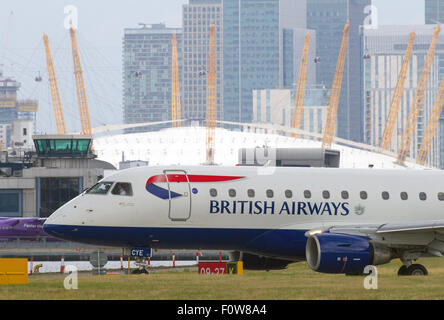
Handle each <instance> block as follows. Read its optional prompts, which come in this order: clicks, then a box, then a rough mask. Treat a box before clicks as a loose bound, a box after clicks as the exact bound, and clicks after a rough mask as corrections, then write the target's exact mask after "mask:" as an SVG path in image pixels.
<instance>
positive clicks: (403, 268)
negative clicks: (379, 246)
mask: <svg viewBox="0 0 444 320" xmlns="http://www.w3.org/2000/svg"><path fill="white" fill-rule="evenodd" d="M406 275H407V266H404V265H403V266H401V268H399V270H398V276H406Z"/></svg>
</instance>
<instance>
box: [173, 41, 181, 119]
mask: <svg viewBox="0 0 444 320" xmlns="http://www.w3.org/2000/svg"><path fill="white" fill-rule="evenodd" d="M171 47H172V56H171V65H172V67H171V105H172V120H180V118H181V114H180V113H181V108H180V85H179V63H178V60H177V39H176V34H175V33H174V34H173V38H172V39H171ZM173 127H180V122H173Z"/></svg>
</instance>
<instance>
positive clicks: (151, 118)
mask: <svg viewBox="0 0 444 320" xmlns="http://www.w3.org/2000/svg"><path fill="white" fill-rule="evenodd" d="M141 25H142V27H141V28H126V29H125V30H124V36H123V119H124V123H144V122H157V121H167V120H171V57H172V54H171V48H172V45H171V39H172V36H173V34H176V38H177V46H178V48H177V51H178V59H179V68H180V66H181V63H182V61H181V60H182V59H181V57H182V54H181V52H182V51H181V50H182V45H181V44H182V30H181V29H180V28H167V27H166V26H165V25H164V24H141ZM179 74H180V72H179ZM165 126H168V125H162V126H150V127H138V128H132V129H127V131H126V132H140V131H146V130H155V129H159V128H161V127H165Z"/></svg>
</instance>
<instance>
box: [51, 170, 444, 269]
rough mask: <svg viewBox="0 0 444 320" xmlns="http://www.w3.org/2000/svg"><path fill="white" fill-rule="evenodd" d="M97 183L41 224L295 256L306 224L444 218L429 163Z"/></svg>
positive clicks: (438, 181) (97, 240)
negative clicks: (102, 188) (102, 189)
mask: <svg viewBox="0 0 444 320" xmlns="http://www.w3.org/2000/svg"><path fill="white" fill-rule="evenodd" d="M102 182H109V184H108V185H109V188H108V190H107V192H106V193H104V194H91V193H89V191H86V192H84V193H82V194H81V195H79V196H77V197H76V198H74V199H73V200H71V201H70V202H68V203H66V204H65V205H64V206H62V207H61V208H59V209H58V210H57V211H56V212H55V213H54V214H52V215H51V216H50V217H49V218H48V219H47V221H46V223H45V226H44V229H45V231H46V232H48V233H50V234H51V235H54V236H56V237H60V238H62V239H65V240H72V241H76V242H83V243H89V244H97V245H109V246H119V247H151V248H160V249H162V248H165V249H217V250H238V251H245V252H250V253H254V254H259V255H264V256H269V257H276V258H281V259H288V260H293V261H298V260H303V259H305V254H306V243H307V237H306V235H305V233H306V232H307V231H309V230H313V229H326V228H329V227H332V226H338V225H339V226H353V225H364V226H365V225H383V224H386V223H405V222H412V223H415V222H424V221H434V220H440V219H442V218H443V217H444V201H442V199H440V198H439V197H441V194H440V193H441V192H444V173H443V172H441V171H437V170H407V169H406V170H402V169H338V168H289V167H273V168H270V167H244V166H238V167H217V166H199V167H192V166H190V167H177V166H170V167H139V168H134V169H128V170H123V171H120V172H118V173H116V174H113V175H111V176H109V177H107V178H105V179H103V180H102ZM117 183H124V184H126V185H127V186H128V185H130V188H131V190H130V194H129V195H128V194H127V195H120V194H113V193H114V191H113V190H114V189H113V188H114V186H116V184H117ZM382 193H385V194H384V198H387V194H388V199H384V198H383V195H382ZM424 197H425V198H424Z"/></svg>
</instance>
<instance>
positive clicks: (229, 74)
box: [183, 0, 316, 122]
mask: <svg viewBox="0 0 444 320" xmlns="http://www.w3.org/2000/svg"><path fill="white" fill-rule="evenodd" d="M305 10H306V6H305V0H304V1H293V0H189V3H188V4H186V5H184V6H183V109H184V113H185V115H186V116H187V117H188V118H190V119H204V118H205V110H206V70H207V60H208V45H209V26H210V24H211V23H214V24H215V27H216V76H217V78H216V93H217V100H216V107H217V119H223V120H226V121H234V122H251V121H252V119H253V90H258V89H267V88H294V87H295V86H296V82H297V75H298V71H299V63H300V57H301V55H302V49H303V45H304V38H305V36H306V33H307V32H309V33H310V36H311V41H310V44H311V46H310V50H309V64H308V68H307V84H314V83H315V81H316V80H315V78H316V74H315V66H314V58H315V56H316V35H315V32H314V31H312V30H311V31H309V30H307V29H306V23H305V19H306V15H305Z"/></svg>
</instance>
